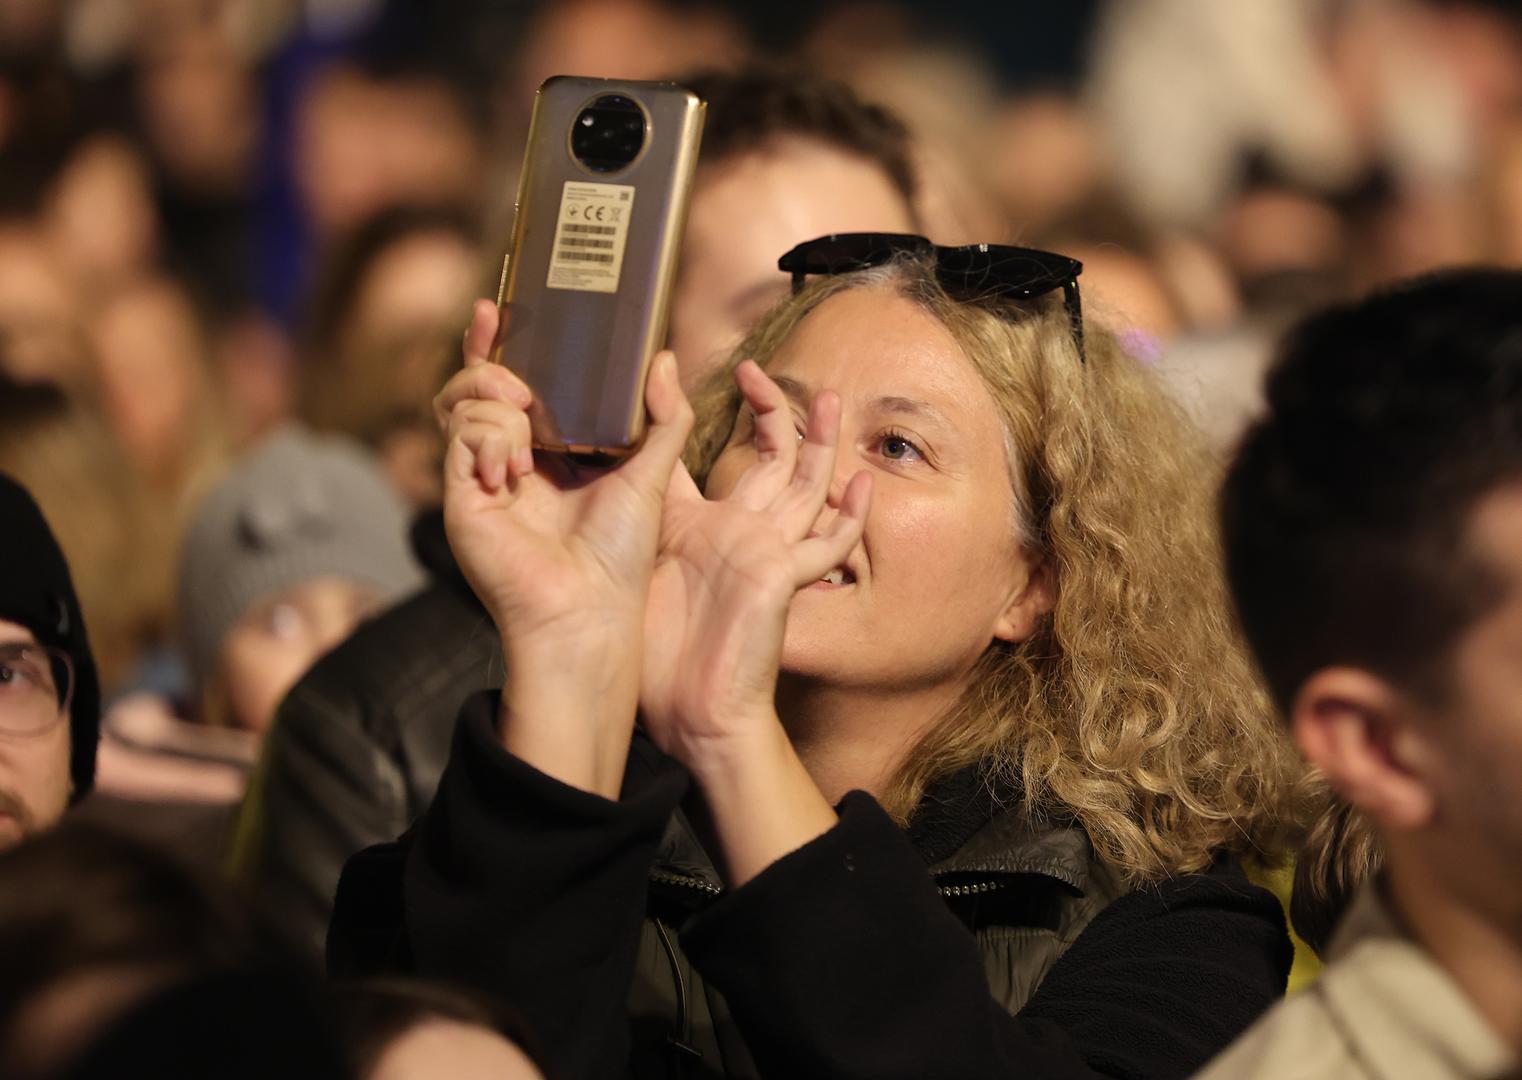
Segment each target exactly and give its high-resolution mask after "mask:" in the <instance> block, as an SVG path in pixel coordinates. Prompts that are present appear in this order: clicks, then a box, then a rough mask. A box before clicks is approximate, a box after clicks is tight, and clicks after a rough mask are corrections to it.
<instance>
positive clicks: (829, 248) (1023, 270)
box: [777, 233, 1084, 361]
mask: <svg viewBox="0 0 1522 1080" xmlns="http://www.w3.org/2000/svg"><path fill="white" fill-rule="evenodd" d="M906 255H907V256H912V257H919V258H923V257H927V256H932V255H933V256H934V257H935V276H936V280H937V281H939V282H940V284H941V287H942V288H943V289H945V290H946V291H947V292H948V293H950V294H951V295H952V296H953V297H956V298H957V299H964V298H983V297H1008V298H1010V299H1014V300H1031V299H1034V298H1036V297H1038V296H1045V295H1046V294H1047V293H1049V292H1053V291H1055V290H1057V289H1061V290H1062V300H1063V306H1064V307H1065V308H1066V309H1067V314H1068V320H1069V322H1071V323H1072V326H1073V341H1074V343H1075V344H1076V345H1077V346H1078V359H1079V360H1080V361H1081V360H1083V358H1084V355H1083V307H1082V305H1081V304H1080V303H1079V300H1078V275H1079V274H1081V273H1083V263H1081V262H1079V261H1078V260H1077V259H1070V258H1068V257H1067V256H1066V255H1058V254H1057V253H1056V252H1052V251H1039V250H1037V249H1036V248H1022V247H1008V246H1005V245H1003V244H967V245H965V246H963V247H942V246H940V245H939V244H933V243H931V242H930V240H929V239H927V238H926V237H923V236H915V235H913V234H912V233H836V234H835V235H833V236H821V237H820V238H819V239H817V240H807V241H805V242H804V243H801V244H799V245H798V246H797V247H795V248H793V250H791V251H789V252H788V253H787V254H786V255H784V256H782V258H780V259H778V260H777V269H779V270H781V271H782V272H783V273H787V274H791V275H793V292H795V293H796V292H798V290H800V289H802V288H803V283H804V281H806V280H807V279H808V277H809V275H810V274H849V273H851V272H853V271H856V270H869V269H871V268H872V267H874V266H882V265H883V264H884V263H888V262H892V261H893V260H894V259H896V258H899V257H900V256H906Z"/></svg>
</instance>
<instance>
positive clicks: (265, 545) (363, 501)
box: [180, 426, 422, 687]
mask: <svg viewBox="0 0 1522 1080" xmlns="http://www.w3.org/2000/svg"><path fill="white" fill-rule="evenodd" d="M407 526H408V514H407V509H406V507H405V505H404V504H403V502H402V500H401V497H400V496H399V495H397V494H396V492H395V491H394V490H393V489H392V487H391V485H390V484H389V483H388V482H387V481H386V478H385V476H384V474H383V473H382V472H381V470H380V468H379V466H378V465H376V464H375V462H374V461H373V460H372V458H371V457H370V455H369V454H368V453H367V452H366V451H365V450H364V449H363V448H362V447H361V446H360V445H359V444H357V443H354V442H352V441H350V440H348V439H345V438H342V437H337V436H322V435H316V434H313V433H312V432H310V431H307V430H306V429H304V428H300V427H295V426H290V427H285V428H282V429H281V430H280V431H278V432H276V433H274V434H272V435H270V436H267V437H266V438H265V439H264V440H263V441H262V442H260V443H259V444H258V445H257V446H256V447H255V448H254V449H253V450H252V451H250V452H249V453H248V454H247V455H246V456H245V457H244V458H242V459H241V460H240V461H238V462H237V464H235V465H234V466H233V468H232V470H231V471H230V472H228V473H227V475H226V476H224V477H223V478H222V480H221V482H220V483H218V484H217V486H216V487H215V488H213V489H212V491H211V493H210V494H208V495H207V496H206V498H205V499H204V500H202V501H201V503H200V504H199V505H198V506H197V507H196V509H195V513H194V515H193V516H192V518H191V523H190V528H189V530H188V532H187V534H186V538H185V548H184V553H183V556H182V559H181V566H180V623H181V632H182V640H183V644H184V648H185V655H186V659H187V660H188V661H189V663H190V673H191V676H192V677H193V679H194V680H195V684H196V686H197V687H202V686H205V685H206V679H207V677H208V676H209V675H210V674H211V672H212V669H213V666H214V665H215V663H216V658H217V652H218V650H219V649H220V648H221V646H222V641H223V639H224V638H225V637H226V636H227V633H228V631H230V630H231V629H232V627H233V624H234V623H236V622H237V621H238V619H240V618H241V617H242V616H243V614H244V613H245V612H246V611H247V610H248V608H249V606H250V605H251V604H253V603H254V602H255V601H256V600H258V599H259V598H260V597H263V596H268V595H270V594H271V593H277V592H281V591H283V590H285V589H287V588H290V587H291V586H293V585H297V584H299V583H301V582H302V581H306V580H308V579H309V578H314V577H328V576H331V577H342V578H347V579H350V580H353V581H360V582H363V583H365V584H367V585H371V586H373V587H375V588H377V589H379V590H380V592H381V593H382V595H384V596H385V597H386V598H387V599H391V598H394V597H396V596H399V595H400V594H402V593H404V592H406V591H408V590H409V589H412V588H414V587H416V586H417V585H419V584H421V582H422V572H421V570H420V569H419V568H418V565H417V563H416V561H415V560H414V559H413V557H412V553H411V552H410V550H409V549H408V545H407Z"/></svg>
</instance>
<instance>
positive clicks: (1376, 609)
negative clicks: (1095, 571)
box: [1221, 269, 1522, 712]
mask: <svg viewBox="0 0 1522 1080" xmlns="http://www.w3.org/2000/svg"><path fill="white" fill-rule="evenodd" d="M1266 391H1267V393H1266V397H1267V411H1266V413H1265V415H1264V416H1263V418H1262V419H1261V420H1259V421H1258V422H1257V423H1256V424H1255V425H1254V426H1252V427H1251V428H1250V429H1249V430H1248V432H1247V434H1246V435H1245V437H1244V439H1243V442H1242V444H1241V447H1240V448H1239V450H1238V452H1237V456H1236V460H1235V462H1234V464H1233V465H1232V467H1231V469H1230V472H1229V474H1228V475H1227V478H1226V482H1225V486H1224V488H1223V490H1222V494H1221V518H1222V534H1223V543H1224V546H1225V556H1226V569H1227V577H1228V580H1229V582H1230V585H1231V590H1232V592H1233V594H1234V596H1235V598H1236V602H1237V608H1238V612H1239V614H1240V617H1241V621H1242V626H1243V630H1244V631H1245V633H1246V636H1247V639H1248V641H1249V643H1250V644H1251V646H1252V649H1253V651H1254V653H1256V655H1257V659H1258V662H1259V665H1260V667H1261V669H1262V671H1263V674H1264V676H1265V677H1266V679H1267V681H1268V684H1269V687H1270V689H1271V690H1272V692H1273V694H1274V696H1275V698H1276V699H1277V701H1278V703H1279V705H1280V707H1281V708H1283V709H1284V710H1286V712H1287V711H1288V710H1289V708H1290V706H1291V703H1292V702H1293V700H1294V695H1295V694H1296V692H1297V691H1298V689H1299V687H1300V686H1301V684H1302V683H1303V682H1304V681H1305V680H1306V679H1307V678H1309V677H1310V676H1311V675H1312V674H1313V673H1314V672H1315V671H1317V670H1319V669H1320V668H1323V667H1327V666H1329V665H1333V664H1348V665H1352V666H1357V667H1361V668H1364V669H1366V670H1369V671H1372V672H1373V673H1375V674H1377V675H1379V676H1381V677H1382V678H1386V679H1388V680H1389V681H1391V682H1392V683H1393V684H1395V685H1397V686H1402V687H1405V688H1407V689H1410V690H1412V691H1413V692H1418V693H1423V694H1425V695H1428V696H1429V697H1430V696H1432V695H1440V694H1441V692H1442V690H1443V686H1444V681H1443V677H1444V675H1445V673H1446V671H1447V664H1446V661H1447V658H1448V655H1449V653H1450V651H1451V646H1452V645H1453V643H1454V641H1455V640H1456V638H1457V637H1458V635H1459V634H1460V633H1461V632H1462V631H1463V629H1464V628H1465V627H1466V626H1468V625H1470V624H1471V623H1472V622H1473V621H1474V620H1475V619H1476V618H1478V617H1479V616H1480V615H1481V614H1483V613H1484V611H1485V610H1486V609H1487V608H1488V607H1489V606H1490V605H1491V604H1493V603H1495V601H1496V598H1497V597H1498V595H1499V593H1500V589H1499V588H1498V587H1497V582H1496V580H1495V572H1494V570H1493V569H1491V568H1489V567H1486V566H1484V565H1483V564H1481V562H1480V561H1479V560H1478V559H1477V558H1476V557H1475V556H1474V555H1473V554H1472V553H1469V552H1468V551H1466V549H1465V546H1464V536H1465V533H1466V530H1467V528H1468V525H1469V522H1470V519H1471V518H1472V515H1473V510H1474V508H1475V506H1476V504H1477V503H1478V502H1479V501H1480V500H1481V499H1482V498H1483V497H1484V496H1485V495H1487V494H1488V493H1490V492H1492V491H1494V490H1495V489H1496V488H1497V487H1499V486H1501V485H1503V484H1505V483H1507V482H1509V481H1512V480H1516V479H1522V273H1517V272H1513V271H1507V270H1491V269H1465V270H1453V271H1446V272H1442V273H1438V274H1433V275H1431V276H1428V277H1424V278H1419V279H1417V280H1415V281H1411V282H1408V283H1405V284H1403V285H1401V286H1398V287H1395V288H1393V289H1391V290H1388V291H1385V292H1382V293H1379V294H1377V295H1374V296H1372V297H1369V298H1367V299H1364V300H1362V301H1358V302H1354V303H1348V304H1343V305H1339V306H1337V307H1333V308H1331V309H1329V310H1327V311H1324V312H1322V313H1320V314H1317V315H1314V316H1312V317H1310V318H1309V319H1307V320H1306V321H1304V322H1302V323H1301V324H1300V325H1299V326H1298V327H1297V328H1296V329H1295V330H1293V331H1292V332H1291V333H1290V335H1289V336H1288V338H1287V339H1286V341H1285V343H1284V345H1283V346H1282V349H1281V351H1280V355H1279V357H1278V360H1277V363H1276V365H1275V366H1274V368H1273V369H1272V371H1271V372H1270V374H1269V377H1268V382H1267V386H1266Z"/></svg>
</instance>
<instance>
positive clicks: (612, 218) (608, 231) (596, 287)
mask: <svg viewBox="0 0 1522 1080" xmlns="http://www.w3.org/2000/svg"><path fill="white" fill-rule="evenodd" d="M633 208H634V188H633V187H632V186H631V185H628V184H591V183H586V182H584V181H580V180H568V181H566V184H565V187H564V188H562V189H561V193H560V215H559V217H558V218H557V219H556V222H555V246H554V247H553V248H552V249H551V252H550V275H549V278H548V280H547V281H546V284H547V285H548V286H549V287H550V288H552V289H576V290H579V291H581V292H604V293H611V292H617V291H618V278H619V273H620V271H622V269H623V264H624V241H625V240H627V239H628V235H629V217H630V214H631V212H632V211H633Z"/></svg>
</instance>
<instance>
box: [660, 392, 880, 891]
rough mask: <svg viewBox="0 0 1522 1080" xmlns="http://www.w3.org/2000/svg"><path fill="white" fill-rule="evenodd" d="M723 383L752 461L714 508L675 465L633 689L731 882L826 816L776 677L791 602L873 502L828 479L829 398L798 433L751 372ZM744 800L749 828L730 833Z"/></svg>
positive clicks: (857, 484)
mask: <svg viewBox="0 0 1522 1080" xmlns="http://www.w3.org/2000/svg"><path fill="white" fill-rule="evenodd" d="M735 378H736V381H737V383H738V385H739V387H740V390H741V392H742V393H743V394H744V396H745V401H746V406H747V407H748V408H749V409H750V410H751V412H752V414H753V416H754V425H755V448H756V460H755V462H754V464H752V465H751V467H750V468H749V469H747V470H746V472H745V473H744V475H743V476H742V477H741V478H740V480H739V481H738V483H737V484H736V485H735V487H734V488H733V489H732V490H731V491H730V492H729V493H728V494H727V495H726V496H725V497H724V498H722V499H719V500H714V501H709V500H707V499H704V498H703V496H702V495H701V494H700V493H699V492H698V490H697V488H696V486H695V485H694V484H693V482H692V480H691V478H690V477H689V476H688V475H687V473H686V471H685V470H684V469H681V468H678V471H677V472H676V474H675V475H674V476H673V478H672V482H671V490H670V492H669V494H668V495H667V499H666V510H665V516H664V519H663V522H662V528H661V540H660V561H659V564H658V566H657V568H656V572H655V576H654V578H653V580H652V582H651V588H650V598H649V604H648V607H647V609H646V612H647V613H646V626H645V659H644V673H643V676H642V682H641V688H640V706H641V716H642V718H643V721H644V724H645V727H646V729H647V731H648V732H649V733H650V736H651V737H652V738H653V739H654V740H655V741H656V742H657V744H658V745H660V746H661V747H662V748H663V749H664V750H666V751H667V752H668V753H670V754H672V755H673V756H674V757H676V758H677V759H678V760H680V761H681V762H682V763H683V764H685V765H686V766H687V767H688V768H689V769H690V770H691V771H692V772H693V774H694V776H695V778H696V779H697V781H698V783H699V785H700V787H702V788H703V790H704V794H705V799H706V801H707V803H708V806H709V809H710V812H711V813H712V814H713V816H714V819H715V824H716V826H717V828H718V831H719V833H720V842H721V848H722V850H721V851H720V852H719V853H718V854H720V856H721V858H722V859H723V861H724V863H725V865H726V870H727V873H728V875H729V877H730V880H731V881H732V882H738V881H741V880H745V879H747V878H748V877H750V876H751V875H752V874H754V873H755V872H757V871H758V870H760V869H761V868H762V867H764V866H766V865H768V864H769V863H770V862H771V861H772V860H774V859H775V858H777V857H780V856H781V855H782V854H785V853H786V852H787V851H789V850H792V848H794V847H797V846H798V845H799V844H801V843H803V842H806V841H807V840H808V839H811V838H812V837H813V836H816V835H818V833H819V832H821V831H823V830H824V829H826V828H828V827H829V826H830V824H831V823H832V822H833V821H834V816H833V814H832V813H831V812H830V808H829V806H828V804H827V803H825V802H824V799H823V797H822V796H821V795H820V794H819V791H818V789H817V788H816V787H814V785H813V783H812V781H811V780H810V779H809V776H808V774H807V772H806V771H804V769H803V766H802V764H801V763H800V762H799V761H798V759H797V756H796V754H794V753H793V751H792V747H791V745H790V744H789V743H788V741H787V735H786V733H785V732H784V731H783V730H782V727H781V724H780V723H779V721H778V719H777V713H776V705H775V696H776V688H777V673H778V665H779V664H780V662H781V655H782V640H783V633H784V631H785V629H786V626H787V611H788V605H789V604H790V602H791V601H792V598H793V595H794V594H795V593H796V592H797V591H798V590H799V589H801V588H806V587H808V586H810V585H812V584H813V583H815V582H817V581H819V580H820V579H821V578H822V577H824V576H825V575H826V574H828V573H829V572H830V571H831V570H833V569H834V568H836V567H838V566H840V565H842V564H843V563H844V562H845V559H846V557H847V556H848V555H849V554H850V552H851V550H852V549H853V548H855V546H856V545H857V543H858V542H859V541H860V539H861V534H862V528H863V526H864V524H865V522H866V516H867V509H868V507H869V505H870V503H871V494H872V493H871V479H870V477H869V476H868V475H867V474H866V473H858V474H856V475H855V476H853V477H852V478H851V479H850V480H849V481H848V482H845V483H840V484H837V483H836V478H835V457H836V444H837V441H838V437H839V428H840V402H839V399H838V398H837V397H836V395H834V394H833V393H830V392H828V391H827V392H823V393H821V394H819V395H818V396H817V397H816V398H815V400H814V403H813V406H812V408H811V409H810V411H809V416H808V420H807V424H806V429H805V431H804V432H802V433H801V435H800V433H799V432H798V430H797V427H796V421H795V420H794V417H793V412H792V409H791V408H790V406H789V404H788V401H787V398H786V397H785V396H784V395H783V393H782V391H781V390H780V389H779V388H778V387H777V385H776V384H775V383H774V382H772V380H771V379H769V378H768V377H767V376H766V374H765V373H764V372H763V371H762V370H761V369H760V368H759V367H758V366H756V365H755V364H753V363H749V362H747V363H745V364H742V365H740V367H739V368H738V369H737V370H736V373H735ZM827 504H828V507H829V512H828V513H826V512H825V511H826V506H827ZM768 790H769V791H770V792H771V794H772V795H773V796H775V800H774V801H773V808H774V810H773V812H771V813H769V814H760V813H755V812H754V808H755V805H756V803H755V797H757V796H760V797H764V795H763V793H765V792H767V791H768ZM745 804H749V805H750V806H751V807H752V813H751V814H750V816H749V817H748V819H747V820H746V821H745V822H743V823H742V824H741V825H740V828H739V829H738V830H736V829H731V828H728V827H727V826H726V822H737V821H738V818H739V816H740V815H739V813H738V812H739V811H740V808H741V807H742V806H743V805H745ZM731 807H732V808H733V809H734V810H735V811H737V814H731V813H729V809H730V808H731Z"/></svg>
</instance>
